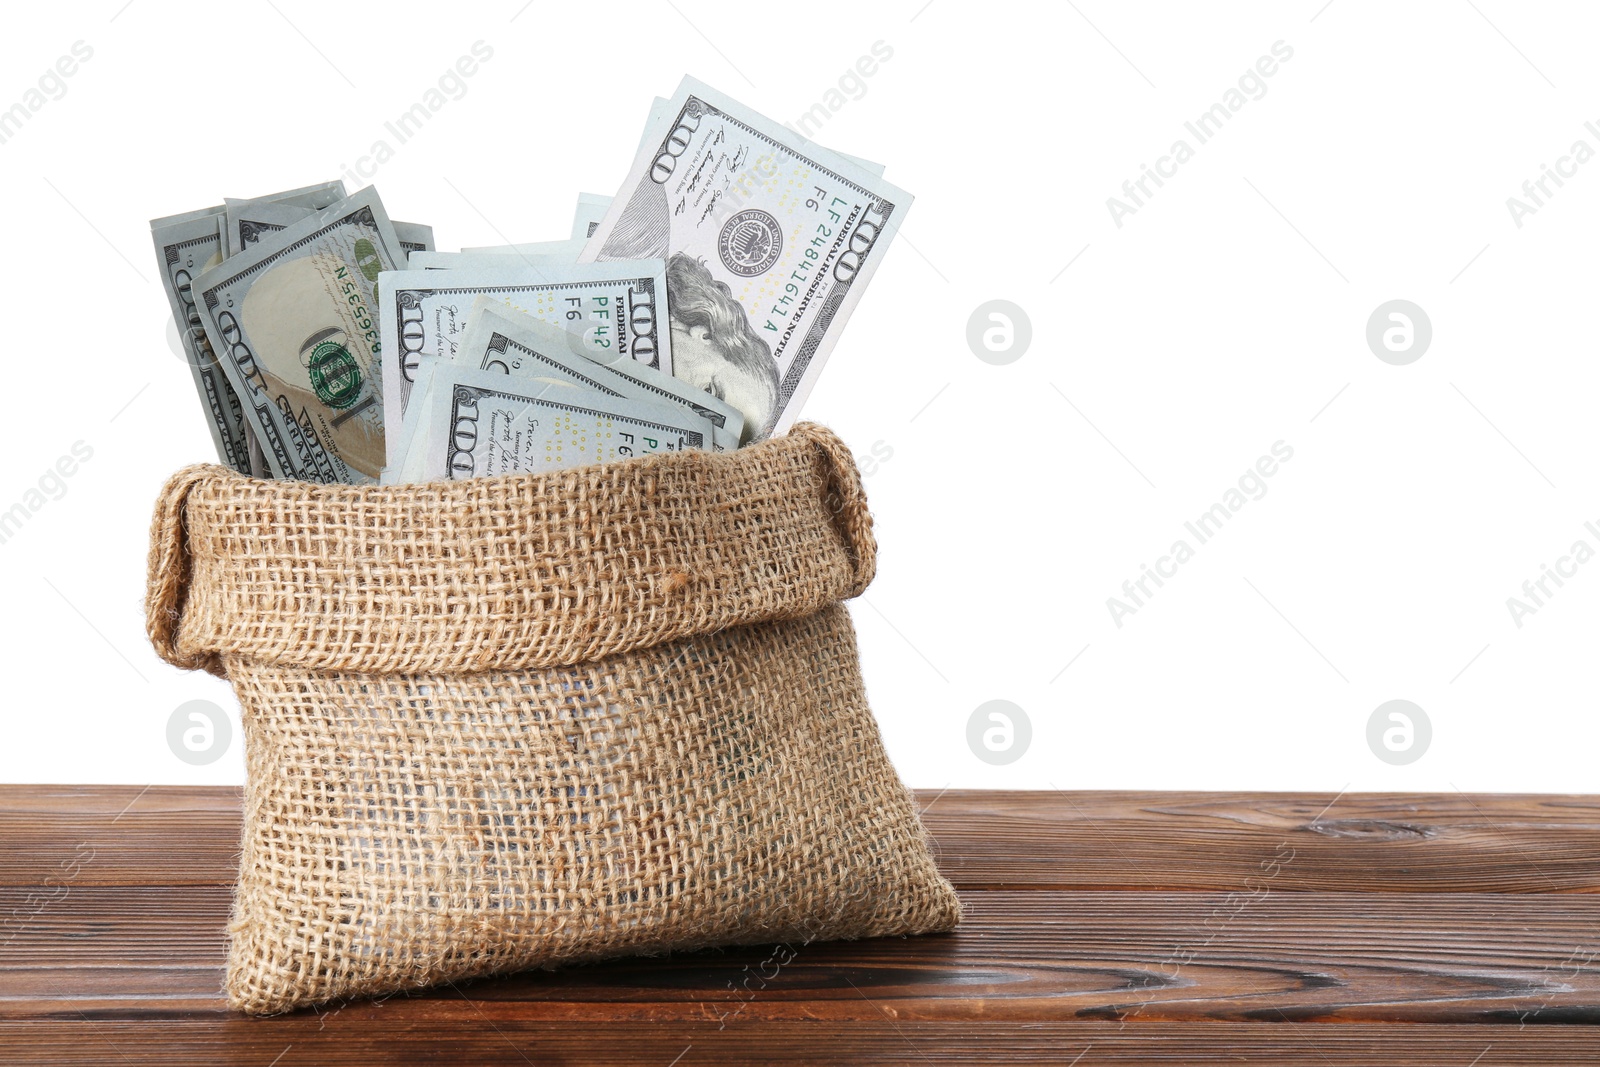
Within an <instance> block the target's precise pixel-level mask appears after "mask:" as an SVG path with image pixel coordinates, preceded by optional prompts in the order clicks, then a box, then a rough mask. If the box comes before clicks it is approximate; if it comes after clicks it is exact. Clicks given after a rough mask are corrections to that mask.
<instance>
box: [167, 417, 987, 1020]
mask: <svg viewBox="0 0 1600 1067" xmlns="http://www.w3.org/2000/svg"><path fill="white" fill-rule="evenodd" d="M875 552H876V545H875V543H874V541H873V538H872V531H871V519H870V517H869V516H868V514H867V508H866V498H865V495H864V494H863V492H862V488H861V481H860V477H859V475H858V474H857V472H856V469H855V465H854V463H853V462H852V461H851V458H850V453H849V452H848V451H847V450H846V449H845V447H844V445H843V444H842V443H841V442H840V441H839V439H838V438H837V437H835V436H834V435H833V434H832V433H830V432H829V431H827V430H826V429H823V428H822V427H820V426H815V425H810V424H802V425H800V426H797V427H796V428H795V429H794V431H793V432H791V433H789V434H788V435H787V436H784V437H781V438H777V439H774V440H770V441H767V442H764V443H762V444H759V445H755V446H753V447H750V448H746V449H742V450H740V451H738V452H732V453H727V454H722V455H712V454H708V453H703V452H691V453H683V454H679V455H672V456H658V457H650V458H646V459H639V460H632V461H629V462H625V463H619V464H615V465H610V466H603V467H585V468H580V469H576V470H569V471H561V472H557V473H553V474H548V475H523V476H511V477H501V478H490V479H477V480H471V481H463V482H456V483H435V484H431V485H417V486H401V487H393V488H356V487H351V486H325V485H313V484H309V483H305V482H272V481H262V480H256V479H251V478H246V477H243V476H241V475H238V474H235V473H233V472H231V471H228V470H225V469H223V468H221V467H215V466H202V467H191V468H189V469H187V470H185V471H182V472H180V473H179V474H177V475H176V476H175V477H173V479H172V480H171V481H170V482H169V483H168V484H167V486H166V489H165V490H164V491H163V493H162V496H161V499H160V502H159V503H158V505H157V508H156V515H155V523H154V527H153V529H152V531H151V550H150V587H149V601H148V612H149V620H148V621H149V632H150V639H151V641H152V642H153V643H154V645H155V647H156V649H157V651H158V652H159V653H160V654H161V656H162V657H163V658H165V659H166V660H167V661H168V662H170V663H173V664H176V665H177V666H180V667H186V668H203V669H205V670H208V671H211V672H212V673H214V674H218V675H222V676H225V677H227V678H229V679H231V680H232V682H233V685H234V688H235V690H236V691H237V693H238V696H239V703H240V705H241V707H242V708H243V718H244V733H245V743H246V759H247V774H248V785H247V787H246V792H245V812H244V815H245V818H244V837H243V855H242V859H241V864H240V872H239V885H238V891H237V894H236V897H235V902H234V910H233V919H232V923H231V925H230V932H231V934H232V945H231V951H230V954H229V959H228V969H227V994H228V998H229V1000H230V1002H231V1003H232V1004H233V1005H234V1006H235V1007H237V1008H240V1009H243V1010H245V1011H249V1012H257V1013H264V1012H277V1011H284V1010H287V1009H290V1008H294V1007H297V1006H300V1005H306V1004H314V1003H317V1002H320V1001H324V1000H327V999H329V998H333V997H339V996H345V995H350V994H374V993H382V992H388V991H393V990H399V989H404V988H410V987H415V986H423V985H429V984H433V983H439V982H444V981H447V980H452V979H456V978H462V977H467V976H472V975H481V974H489V973H494V972H502V971H513V970H518V969H523V968H530V967H551V966H555V965H559V964H564V963H572V962H576V961H580V960H591V959H597V958H601V957H606V956H616V955H626V954H635V953H658V952H664V951H668V950H671V949H688V948H695V947H700V946H707V945H721V944H748V943H762V942H790V943H795V942H804V941H809V940H813V939H829V938H854V937H871V936H877V935H886V934H907V933H920V932H926V931H933V930H947V929H949V928H950V927H952V926H954V925H955V924H956V922H957V921H958V919H959V917H960V905H959V903H958V902H957V899H956V895H955V893H954V891H953V890H952V889H951V887H950V885H949V883H948V882H946V881H945V880H944V879H943V878H942V877H941V876H940V875H939V873H938V871H937V870H936V869H935V866H934V863H933V858H932V856H931V854H930V852H929V845H928V840H927V837H926V835H925V832H924V830H923V828H922V826H921V824H920V823H919V822H918V820H917V816H916V813H915V811H914V809H913V807H912V804H911V800H910V797H909V795H908V794H907V792H906V790H905V788H904V787H903V786H902V785H901V783H900V780H899V779H898V778H897V777H896V775H895V772H894V769H893V767H892V766H891V765H890V763H889V761H888V759H887V758H886V756H885V754H884V751H883V747H882V744H881V742H880V740H879V736H878V730H877V726H876V724H875V723H874V721H873V718H872V713H871V711H870V710H869V709H868V707H867V703H866V699H865V696H864V694H863V692H862V684H861V674H860V668H859V665H858V661H857V657H856V647H855V633H854V631H853V630H852V628H851V625H850V619H849V616H848V614H847V613H846V611H845V608H844V606H843V605H842V604H841V603H840V600H841V599H842V598H845V597H851V596H855V595H857V594H859V593H860V592H861V591H862V590H863V589H865V588H866V585H867V583H868V582H869V581H871V579H872V575H873V569H874V563H875Z"/></svg>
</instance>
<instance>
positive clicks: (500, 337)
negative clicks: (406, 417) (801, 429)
mask: <svg viewBox="0 0 1600 1067" xmlns="http://www.w3.org/2000/svg"><path fill="white" fill-rule="evenodd" d="M568 337H569V335H568V334H567V333H566V331H564V330H562V329H561V327H559V326H553V325H551V324H550V323H548V322H545V321H543V320H542V319H536V318H534V317H533V316H531V315H525V314H523V313H522V312H520V311H515V310H513V309H511V308H509V307H507V306H506V305H504V304H502V303H500V302H498V301H496V300H493V299H491V298H489V297H483V296H480V297H478V299H477V300H475V301H474V302H473V305H472V311H471V313H470V314H469V315H468V318H467V329H466V332H465V333H464V334H462V337H461V343H460V345H459V346H458V347H457V349H456V352H455V356H454V357H453V358H452V359H451V361H450V362H451V364H452V365H454V366H468V367H476V368H477V369H479V370H489V371H497V372H499V373H501V374H507V375H510V376H511V377H513V378H556V379H561V380H568V381H572V382H575V383H577V384H578V385H581V386H583V387H584V388H587V389H590V390H593V391H595V392H601V393H608V394H610V395H613V396H626V397H630V398H632V399H634V400H641V401H647V402H655V403H665V404H669V405H676V406H679V407H686V408H688V409H689V410H690V411H693V412H694V413H695V414H696V415H698V416H700V418H702V419H704V420H706V421H707V422H708V423H710V424H711V436H712V442H713V445H714V446H715V447H716V448H717V449H718V450H719V451H730V450H732V449H735V448H738V447H739V433H740V431H741V430H743V429H744V416H743V415H742V414H740V412H739V410H738V409H737V408H734V407H732V406H730V405H728V404H724V403H723V402H722V401H720V400H718V399H717V398H716V397H713V396H711V395H709V394H708V393H706V392H704V391H703V390H700V389H696V388H695V387H694V386H692V385H690V384H689V383H688V382H683V381H679V380H678V379H677V378H674V377H673V376H672V375H670V374H662V373H661V372H660V371H658V370H656V369H655V368H653V367H650V366H647V365H645V364H643V363H640V362H638V361H637V360H631V359H623V358H616V357H613V358H612V359H611V360H610V361H609V362H597V361H596V359H595V357H594V356H592V355H587V354H586V355H583V356H580V355H576V354H575V353H573V351H572V346H571V344H570V342H569V340H568Z"/></svg>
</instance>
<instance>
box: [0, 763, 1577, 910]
mask: <svg viewBox="0 0 1600 1067" xmlns="http://www.w3.org/2000/svg"><path fill="white" fill-rule="evenodd" d="M918 799H919V801H920V802H921V804H922V807H923V809H924V816H923V819H924V822H925V823H926V824H927V826H928V828H929V830H930V831H931V832H932V833H933V835H934V838H935V841H936V843H937V846H938V849H939V864H940V867H941V869H942V870H943V871H944V872H945V875H946V876H947V877H949V878H950V879H951V881H952V882H953V883H955V885H956V888H957V889H962V890H970V889H993V888H1011V889H1025V888H1039V889H1135V890H1168V891H1175V892H1211V891H1219V890H1220V891H1222V892H1228V891H1232V890H1235V889H1237V888H1239V887H1240V886H1242V885H1245V884H1246V883H1247V882H1252V883H1253V882H1257V881H1259V880H1260V879H1261V877H1262V875H1263V873H1264V871H1265V870H1266V867H1264V865H1268V864H1272V863H1274V862H1276V863H1277V864H1278V866H1280V867H1281V868H1282V871H1281V873H1280V874H1278V875H1277V876H1275V877H1274V879H1273V887H1274V889H1276V890H1278V891H1282V892H1290V891H1298V890H1341V891H1349V890H1362V889H1371V890H1374V891H1387V892H1434V893H1439V892H1446V893H1448V892H1467V893H1549V892H1583V893H1600V797H1595V796H1579V795H1567V794H1511V793H1502V794H1494V793H1479V794H1465V793H1450V794H1444V795H1427V796H1421V795H1418V794H1408V793H1364V794H1363V793H1350V794H1344V795H1340V796H1335V795H1332V794H1320V793H1251V794H1221V793H1162V792H1084V791H1041V792H1013V791H1007V792H999V791H983V790H970V791H963V790H945V791H940V790H923V791H921V792H920V793H919V794H918ZM239 805H240V792H239V790H238V789H236V788H231V787H205V786H185V787H173V786H161V787H158V788H154V789H148V791H146V789H145V788H144V787H138V786H16V785H0V841H3V842H5V843H6V845H7V847H8V849H9V851H8V852H7V853H6V854H5V855H4V860H3V862H0V885H9V886H28V885H40V884H44V883H45V881H46V879H49V878H59V877H60V875H61V872H62V864H64V863H68V862H69V861H70V860H71V859H72V858H73V856H74V855H75V851H74V850H75V849H76V848H77V847H78V846H80V845H84V846H87V847H89V848H92V849H93V850H94V860H93V862H91V863H89V864H87V865H85V866H84V868H83V870H82V871H81V873H80V874H79V875H78V877H77V879H76V881H77V882H78V884H82V885H150V884H168V885H177V884H183V885H231V884H232V883H233V879H234V876H235V874H236V873H237V870H238V867H237V865H238V854H239V844H238V842H239ZM1291 850H1292V852H1293V859H1292V860H1291V861H1290V862H1288V863H1287V864H1284V863H1283V862H1282V861H1283V859H1284V857H1285V856H1287V855H1288V854H1289V852H1290V851H1291Z"/></svg>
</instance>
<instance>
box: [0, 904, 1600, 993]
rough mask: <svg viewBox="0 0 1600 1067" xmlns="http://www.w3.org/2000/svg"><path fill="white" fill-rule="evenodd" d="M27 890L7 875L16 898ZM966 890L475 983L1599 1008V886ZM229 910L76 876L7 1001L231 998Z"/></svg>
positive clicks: (14, 971)
mask: <svg viewBox="0 0 1600 1067" xmlns="http://www.w3.org/2000/svg"><path fill="white" fill-rule="evenodd" d="M25 892H26V891H24V890H20V889H6V890H0V914H11V913H14V909H15V905H16V902H17V899H18V895H19V894H24V893H25ZM966 903H967V906H968V914H967V918H966V921H965V922H964V923H963V924H962V926H961V927H960V928H959V929H958V930H956V931H955V932H954V933H950V934H941V935H935V936H929V937H917V938H885V939H877V940H871V941H862V942H855V943H849V942H832V943H819V944H812V945H802V946H791V949H792V951H784V952H780V953H774V952H773V951H772V950H771V949H770V948H768V947H758V948H739V949H725V950H716V951H712V952H701V953H692V954H687V955H680V956H676V957H672V958H670V959H652V960H619V961H613V962H610V963H604V964H598V965H594V966H586V967H573V968H569V969H567V970H564V971H560V972H555V973H545V972H535V973H531V974H522V975H515V976H511V977H507V978H499V979H483V980H479V981H477V982H474V983H472V986H471V988H472V995H473V997H474V998H475V999H477V1000H480V1001H481V1002H482V1004H481V1005H480V1011H481V1013H482V1014H483V1016H484V1017H485V1018H489V1019H493V1020H495V1021H496V1022H499V1021H502V1020H506V1019H515V1018H519V1017H522V1016H523V1015H524V1014H525V1013H526V1011H527V1008H528V1005H529V1004H530V1003H536V1004H537V1005H538V1014H539V1017H540V1018H545V1019H554V1018H561V1019H568V1020H571V1021H574V1022H579V1021H582V1022H601V1021H606V1020H614V1019H627V1020H630V1021H635V1022H659V1021H664V1020H674V1019H676V1020H684V1019H696V1018H702V1017H704V1016H706V1015H707V1013H711V1014H715V1015H719V1016H732V1017H736V1018H740V1019H746V1020H750V1019H816V1018H829V1019H837V1020H844V1019H853V1020H856V1021H861V1022H870V1021H871V1020H872V1019H874V1018H876V1017H877V1016H878V1014H879V1012H880V1010H881V1009H882V1008H883V1007H890V1008H892V1009H893V1012H894V1016H895V1018H897V1019H924V1020H928V1021H937V1020H941V1019H944V1020H951V1019H970V1020H973V1021H974V1022H977V1021H983V1020H994V1019H1009V1020H1015V1021H1026V1020H1057V1021H1067V1020H1072V1019H1117V1020H1124V1019H1139V1020H1148V1021H1156V1020H1174V1021H1192V1022H1198V1021H1251V1020H1258V1021H1268V1022H1278V1021H1285V1020H1288V1021H1319V1022H1349V1021H1369V1020H1385V1021H1394V1022H1442V1021H1470V1022H1515V1023H1518V1024H1521V1023H1524V1022H1551V1021H1562V1022H1581V1023H1596V1022H1600V970H1597V969H1596V967H1595V966H1594V962H1595V961H1596V960H1597V959H1600V897H1595V896H1578V895H1571V894H1566V895H1551V896H1548V897H1543V898H1541V897H1535V896H1531V895H1527V894H1515V895H1506V896H1486V895H1479V894H1465V893H1455V894H1389V893H1304V892H1302V893H1272V892H1271V891H1270V889H1268V891H1267V892H1266V893H1265V894H1264V895H1243V894H1236V895H1233V896H1232V897H1229V896H1227V895H1214V894H1203V893H1183V894H1164V893H1132V892H1122V893H1117V892H1063V891H1057V890H1035V891H1026V892H1013V891H1001V890H990V891H983V892H978V893H974V894H969V896H968V898H967V901H966ZM227 909H228V898H227V892H226V890H224V889H223V888H221V887H203V888H197V887H193V886H184V887H171V888H162V887H139V888H128V887H81V888H78V889H75V890H73V891H72V892H71V893H70V894H69V895H67V896H66V897H65V898H63V899H62V900H60V901H58V902H56V903H55V904H54V905H53V906H52V907H50V908H47V909H44V910H42V911H40V912H38V913H37V914H36V915H34V916H33V917H32V919H31V921H30V922H29V923H28V924H27V925H25V926H23V927H22V928H21V929H20V930H18V931H17V932H16V936H15V937H14V939H13V940H12V941H11V942H10V944H9V945H8V946H7V947H6V949H5V952H4V955H3V957H0V1017H13V1018H15V1017H23V1016H38V1015H50V1014H54V1013H56V1012H59V1011H60V1010H63V1009H64V1008H65V1007H67V1006H68V1005H69V1004H77V1005H78V1006H80V1007H81V1006H84V1005H88V1004H117V1005H119V1006H122V1007H134V1006H142V1007H148V1008H152V1009H155V1008H163V1009H167V1010H175V1009H177V1008H179V1007H181V1008H182V1009H183V1010H213V1009H216V1008H218V1007H220V1002H219V999H218V990H219V988H220V986H221V975H222V961H223V955H224V949H225V943H224V927H225V924H226V921H227ZM791 957H792V959H791ZM110 960H115V961H116V964H117V965H116V966H115V967H108V966H107V962H108V961H110ZM455 999H456V992H455V991H454V990H450V989H446V990H444V991H430V992H425V993H420V994H417V995H415V996H413V997H410V998H408V999H407V1000H406V1001H405V1003H404V1004H403V1005H398V1006H396V1007H395V1008H394V1009H393V1011H392V1013H391V1014H392V1015H394V1016H400V1017H405V1018H416V1017H430V1018H431V1017H436V1016H437V1007H438V1004H439V1002H442V1003H443V1005H444V1007H445V1009H446V1010H447V1011H453V1010H455V1007H456V1006H455ZM430 1001H432V1002H434V1003H432V1004H430ZM179 1002H181V1003H179Z"/></svg>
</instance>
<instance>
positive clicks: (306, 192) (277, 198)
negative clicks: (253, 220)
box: [222, 181, 348, 256]
mask: <svg viewBox="0 0 1600 1067" xmlns="http://www.w3.org/2000/svg"><path fill="white" fill-rule="evenodd" d="M347 195H348V194H347V193H346V192H345V189H344V182H342V181H331V182H319V183H317V184H316V185H307V186H303V187H302V188H299V189H285V190H283V191H282V192H278V193H269V194H268V195H266V196H257V197H250V198H247V199H238V198H234V197H229V198H227V199H226V200H224V201H223V204H224V205H225V207H224V212H225V214H226V215H227V224H226V226H225V228H224V230H223V238H222V247H223V251H224V253H225V254H226V255H228V256H236V255H238V254H239V253H240V252H242V251H244V249H245V246H246V245H247V244H253V243H255V239H254V237H253V236H250V235H249V234H248V233H247V230H246V221H245V216H246V215H247V214H248V213H250V212H251V211H252V210H255V209H260V208H263V207H265V206H268V205H277V206H280V207H285V208H290V207H298V208H304V209H305V213H306V214H310V213H311V212H313V211H321V210H322V209H323V208H325V207H329V206H330V205H333V204H337V203H338V202H339V201H341V200H343V199H344V198H345V197H346V196H347ZM297 217H298V218H304V217H305V215H300V216H297ZM289 221H290V222H293V221H296V219H295V218H291V219H290V220H289ZM278 228H279V229H281V228H282V227H281V226H280V227H278Z"/></svg>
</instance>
